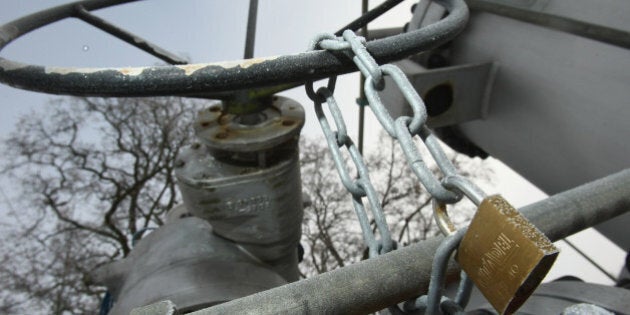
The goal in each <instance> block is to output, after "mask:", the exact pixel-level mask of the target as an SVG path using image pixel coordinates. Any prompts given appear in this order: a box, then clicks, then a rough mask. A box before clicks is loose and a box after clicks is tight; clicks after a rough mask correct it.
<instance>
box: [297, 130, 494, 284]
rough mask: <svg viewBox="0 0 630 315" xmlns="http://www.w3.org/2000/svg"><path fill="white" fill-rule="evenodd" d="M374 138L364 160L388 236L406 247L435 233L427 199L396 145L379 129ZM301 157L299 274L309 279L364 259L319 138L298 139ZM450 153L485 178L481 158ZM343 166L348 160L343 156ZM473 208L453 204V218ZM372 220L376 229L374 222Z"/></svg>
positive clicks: (345, 196)
mask: <svg viewBox="0 0 630 315" xmlns="http://www.w3.org/2000/svg"><path fill="white" fill-rule="evenodd" d="M378 141H379V144H378V148H379V149H378V150H374V151H370V152H367V153H366V154H364V159H365V162H366V165H367V167H368V169H369V170H370V177H371V178H372V182H373V184H374V186H375V189H376V190H377V192H378V193H379V195H380V196H381V206H382V208H383V211H384V213H385V215H386V217H387V221H388V224H389V227H390V229H391V232H392V238H393V239H394V240H395V241H396V242H397V243H398V246H406V245H408V244H411V243H415V242H418V241H420V240H424V239H427V237H430V236H433V235H436V234H438V233H439V232H438V229H437V227H436V225H435V222H434V219H433V215H432V210H431V197H430V196H429V195H428V193H427V192H426V190H425V189H424V187H422V185H421V184H420V181H419V180H418V178H417V177H416V176H415V174H414V173H413V172H412V171H411V169H409V167H408V164H407V162H406V160H405V157H404V155H403V153H402V151H401V150H400V148H399V146H398V144H396V143H395V142H394V141H393V140H392V139H391V138H390V137H388V136H386V135H384V134H383V133H382V134H381V136H380V137H379V140H378ZM427 154H428V153H427V152H425V156H428V155H427ZM301 155H302V156H301V163H302V180H303V188H304V190H305V192H306V193H307V194H308V196H309V197H310V199H311V202H310V205H309V206H308V207H307V208H306V211H305V216H304V223H303V229H302V230H303V236H302V244H303V246H304V248H305V256H304V261H303V263H302V273H303V276H305V277H308V276H312V275H314V274H318V273H323V272H327V271H330V270H332V269H336V268H339V267H343V266H344V265H346V264H349V263H353V262H356V261H359V260H361V259H364V258H365V257H366V249H365V245H364V243H363V239H362V237H361V231H360V229H359V225H358V221H357V219H356V216H355V214H354V209H353V206H352V204H351V197H350V194H349V193H348V192H347V191H346V190H345V188H344V187H343V185H342V184H341V182H340V180H339V176H338V174H337V171H336V169H335V165H334V163H333V161H332V159H331V157H330V154H329V153H328V148H327V147H326V145H324V144H322V141H303V143H302V146H301ZM449 156H450V159H451V161H452V162H453V164H454V165H455V166H456V167H457V168H458V169H459V170H460V172H461V173H462V175H464V176H469V177H470V176H472V177H475V178H476V180H488V179H489V178H490V177H489V174H491V172H490V170H489V168H488V167H487V166H485V164H484V163H482V162H481V161H480V160H478V159H469V158H467V157H465V156H462V155H457V154H455V153H453V152H451V153H450V154H449ZM346 164H347V165H351V164H352V163H351V162H349V161H348V159H346ZM432 170H433V171H434V172H437V167H436V166H435V165H432ZM473 210H474V208H473V207H472V206H471V205H470V204H469V205H468V206H467V207H463V208H462V207H461V206H460V205H458V208H457V210H455V211H454V212H453V213H452V215H453V219H454V220H455V222H456V223H459V224H462V223H464V222H466V221H467V220H468V219H470V217H471V215H472V213H473ZM371 223H372V228H373V232H375V231H376V226H375V224H374V221H372V222H371Z"/></svg>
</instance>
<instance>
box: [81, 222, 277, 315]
mask: <svg viewBox="0 0 630 315" xmlns="http://www.w3.org/2000/svg"><path fill="white" fill-rule="evenodd" d="M92 276H93V279H94V281H95V282H96V283H99V284H102V285H106V286H107V287H108V289H109V292H110V293H111V294H112V296H113V297H114V301H115V302H114V305H113V308H112V310H111V311H110V314H129V312H130V311H131V310H132V309H133V308H135V307H139V306H142V305H147V304H151V303H154V302H158V301H161V300H170V301H172V302H173V303H174V304H175V305H177V309H178V310H179V311H180V312H186V311H190V310H196V309H199V308H201V307H204V306H207V305H213V304H216V303H222V302H225V301H229V300H233V299H236V298H239V297H242V296H246V295H249V294H253V293H256V292H259V291H261V290H266V289H269V288H272V287H275V286H279V285H282V284H285V283H286V280H284V279H283V278H282V277H281V276H279V275H278V274H277V273H275V272H274V271H273V270H271V268H270V267H269V266H268V265H266V264H264V263H262V262H260V261H259V260H256V259H255V258H253V257H252V256H251V254H249V253H248V252H246V251H244V250H242V249H240V248H239V247H238V245H237V244H235V243H234V242H231V241H229V240H226V239H224V238H221V237H218V236H217V235H216V234H215V233H214V232H213V231H212V227H211V226H210V224H208V222H206V221H204V220H202V219H199V218H195V217H187V218H183V219H177V220H175V221H172V222H169V223H167V224H166V225H164V226H162V227H161V228H160V229H158V230H156V231H154V232H153V233H151V234H149V235H147V236H146V237H144V238H143V239H142V240H141V241H140V242H138V244H137V246H136V247H135V248H134V249H133V251H131V253H130V254H129V256H127V257H126V258H125V259H122V260H119V261H116V262H114V263H111V264H108V265H105V266H103V267H101V268H99V269H97V270H96V272H95V273H94V274H93V275H92Z"/></svg>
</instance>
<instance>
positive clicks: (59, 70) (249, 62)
mask: <svg viewBox="0 0 630 315" xmlns="http://www.w3.org/2000/svg"><path fill="white" fill-rule="evenodd" d="M278 57H279V56H273V57H264V58H253V59H246V60H237V61H224V62H216V63H197V64H191V65H177V66H174V67H176V68H179V69H182V70H184V74H185V75H187V76H189V75H192V74H193V73H195V72H196V71H198V70H200V69H203V68H206V67H210V66H219V67H222V68H224V69H229V68H236V67H241V68H243V69H245V68H249V67H250V66H253V65H255V64H259V63H262V62H265V61H270V60H274V59H276V58H278ZM3 65H4V66H5V69H6V68H7V67H6V64H3ZM9 65H11V64H9ZM153 68H155V67H135V68H64V67H45V68H44V71H45V72H46V74H51V73H56V74H71V73H95V72H100V71H117V72H119V73H121V74H123V75H129V76H137V75H140V74H142V72H143V71H144V70H147V69H153ZM157 68H160V67H157ZM165 68H166V67H165Z"/></svg>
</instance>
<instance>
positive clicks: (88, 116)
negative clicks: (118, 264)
mask: <svg viewBox="0 0 630 315" xmlns="http://www.w3.org/2000/svg"><path fill="white" fill-rule="evenodd" d="M51 105H52V106H48V107H47V108H46V109H45V110H43V111H42V112H38V113H33V114H31V115H29V116H28V117H24V118H22V119H21V120H20V122H19V124H18V127H17V129H16V131H15V132H14V133H12V134H11V135H10V136H9V138H8V139H7V140H6V141H5V142H4V152H5V159H4V161H5V163H4V165H3V166H2V174H3V175H5V176H6V177H5V180H7V179H8V180H7V181H10V182H11V183H12V184H13V185H12V187H11V192H12V194H13V195H18V196H24V197H23V198H20V199H21V200H22V201H23V202H20V204H21V205H20V208H22V209H20V211H19V212H18V211H14V213H13V216H14V218H15V219H16V220H18V222H21V224H18V225H17V226H13V227H11V229H5V231H4V232H5V235H6V236H5V240H12V241H13V242H5V243H4V244H3V246H2V252H3V261H2V262H3V263H2V266H0V278H1V279H2V280H1V281H2V287H3V291H4V294H2V299H4V301H3V307H4V308H5V309H4V310H3V311H6V312H24V311H25V310H29V309H30V310H31V311H32V309H33V308H34V307H36V308H37V309H41V310H43V311H45V312H46V313H52V314H62V313H63V314H75V313H86V312H87V313H94V312H95V310H96V309H98V308H97V302H98V299H99V296H100V295H102V293H103V291H104V289H103V288H98V287H92V286H91V285H90V281H89V277H88V274H89V273H90V271H91V270H93V269H94V268H96V267H98V266H100V265H102V264H104V263H107V262H110V261H112V260H114V259H117V258H120V257H124V256H126V255H127V254H129V252H130V251H131V248H132V236H133V235H134V234H137V233H141V232H142V230H143V229H145V228H147V227H152V226H159V225H162V223H163V222H162V220H163V215H164V213H165V212H166V211H167V210H169V209H171V208H172V207H173V206H174V205H176V204H177V203H178V202H179V197H178V192H177V189H176V184H175V179H174V175H173V167H174V166H173V164H174V163H173V161H174V159H175V157H176V154H177V152H178V150H179V148H180V147H182V146H183V145H185V144H189V143H190V141H191V128H190V123H191V121H192V116H193V115H194V114H195V112H196V111H195V108H196V107H198V105H199V104H197V102H194V101H190V100H185V99H180V98H159V99H153V98H152V99H148V98H142V99H91V98H73V99H70V102H68V101H67V100H65V99H64V100H63V101H61V100H60V101H55V102H54V104H51ZM9 291H10V292H9Z"/></svg>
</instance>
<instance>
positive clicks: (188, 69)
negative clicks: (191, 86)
mask: <svg viewBox="0 0 630 315" xmlns="http://www.w3.org/2000/svg"><path fill="white" fill-rule="evenodd" d="M278 57H279V56H272V57H263V58H252V59H245V60H237V61H223V62H215V63H196V64H191V65H178V66H176V67H177V68H180V69H182V70H184V73H185V74H186V75H191V74H193V73H195V71H197V70H200V69H203V68H205V67H209V66H219V67H222V68H224V69H229V68H236V67H239V66H240V67H241V68H243V69H246V68H249V67H250V66H253V65H255V64H259V63H262V62H265V61H271V60H274V59H276V58H278Z"/></svg>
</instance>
